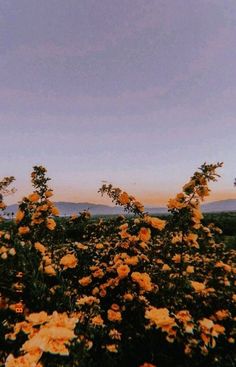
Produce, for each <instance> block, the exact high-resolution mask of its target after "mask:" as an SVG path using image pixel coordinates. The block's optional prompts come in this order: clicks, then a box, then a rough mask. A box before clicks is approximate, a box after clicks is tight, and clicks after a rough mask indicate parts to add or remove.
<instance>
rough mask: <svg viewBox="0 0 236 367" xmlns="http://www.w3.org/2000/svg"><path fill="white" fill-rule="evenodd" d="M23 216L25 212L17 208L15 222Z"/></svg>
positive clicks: (19, 220)
mask: <svg viewBox="0 0 236 367" xmlns="http://www.w3.org/2000/svg"><path fill="white" fill-rule="evenodd" d="M24 216H25V213H24V212H23V211H22V210H20V209H19V210H18V211H17V213H16V223H19V222H21V221H22V219H23V218H24Z"/></svg>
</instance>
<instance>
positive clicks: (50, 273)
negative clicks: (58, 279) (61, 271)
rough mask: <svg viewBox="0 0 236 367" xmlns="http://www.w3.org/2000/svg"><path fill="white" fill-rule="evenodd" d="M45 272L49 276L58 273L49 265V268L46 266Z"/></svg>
mask: <svg viewBox="0 0 236 367" xmlns="http://www.w3.org/2000/svg"><path fill="white" fill-rule="evenodd" d="M44 272H45V273H46V274H48V275H51V276H52V275H56V271H55V269H54V268H53V266H52V265H47V266H45V268H44Z"/></svg>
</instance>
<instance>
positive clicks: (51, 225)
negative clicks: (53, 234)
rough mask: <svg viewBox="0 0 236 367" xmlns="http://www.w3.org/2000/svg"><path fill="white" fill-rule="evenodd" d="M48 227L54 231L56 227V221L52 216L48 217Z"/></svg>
mask: <svg viewBox="0 0 236 367" xmlns="http://www.w3.org/2000/svg"><path fill="white" fill-rule="evenodd" d="M46 227H47V228H48V229H50V231H53V230H54V229H55V228H56V222H55V221H54V219H52V218H48V219H47V222H46Z"/></svg>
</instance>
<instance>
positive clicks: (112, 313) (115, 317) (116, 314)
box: [107, 309, 122, 322]
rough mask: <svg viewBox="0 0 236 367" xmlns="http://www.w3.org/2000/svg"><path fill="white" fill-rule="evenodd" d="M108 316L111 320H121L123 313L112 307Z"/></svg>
mask: <svg viewBox="0 0 236 367" xmlns="http://www.w3.org/2000/svg"><path fill="white" fill-rule="evenodd" d="M107 317H108V320H110V321H116V322H119V321H121V320H122V317H121V313H120V312H119V311H113V310H111V309H110V310H108V311H107Z"/></svg>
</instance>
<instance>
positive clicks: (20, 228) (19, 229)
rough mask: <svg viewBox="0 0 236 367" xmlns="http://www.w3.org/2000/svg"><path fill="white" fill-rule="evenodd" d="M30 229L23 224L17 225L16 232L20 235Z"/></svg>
mask: <svg viewBox="0 0 236 367" xmlns="http://www.w3.org/2000/svg"><path fill="white" fill-rule="evenodd" d="M29 231H30V229H29V227H27V226H23V227H19V228H18V233H19V234H21V235H24V234H27V233H29Z"/></svg>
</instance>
